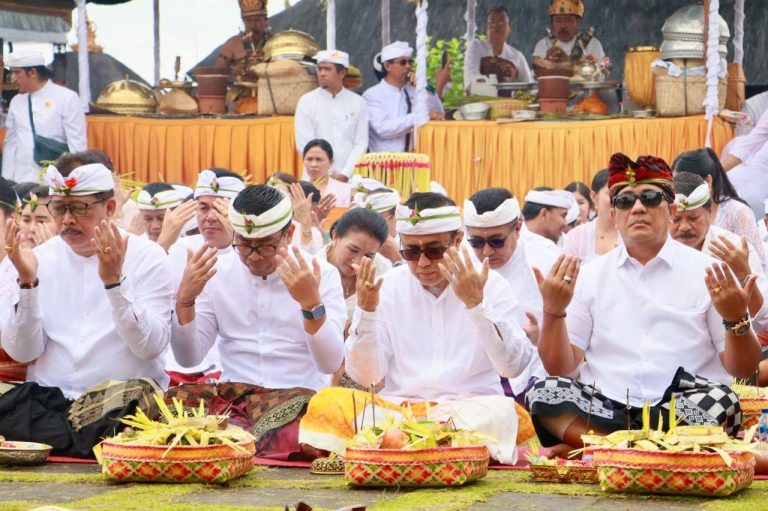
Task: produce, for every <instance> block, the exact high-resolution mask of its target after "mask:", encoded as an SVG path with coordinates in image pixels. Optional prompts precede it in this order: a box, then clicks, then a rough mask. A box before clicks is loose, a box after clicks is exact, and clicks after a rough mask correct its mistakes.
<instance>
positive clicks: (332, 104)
mask: <svg viewBox="0 0 768 511" xmlns="http://www.w3.org/2000/svg"><path fill="white" fill-rule="evenodd" d="M294 131H295V133H294V134H295V137H296V150H297V151H299V153H300V154H301V153H302V152H303V151H304V147H305V146H306V145H307V143H308V142H309V141H310V140H312V139H315V138H321V139H324V140H326V141H327V142H328V143H330V144H331V147H332V148H333V166H332V167H331V169H332V170H333V171H336V172H340V173H342V174H344V175H345V176H347V177H352V173H353V172H354V170H355V163H357V160H358V158H360V156H361V155H362V154H363V153H365V151H366V150H367V149H368V107H367V106H366V104H365V101H364V100H363V98H361V97H360V96H359V95H358V94H355V93H354V92H352V91H350V90H347V89H344V88H342V89H341V92H339V93H338V94H336V96H333V95H332V94H331V93H330V92H328V91H327V90H326V89H323V88H322V87H318V88H317V89H315V90H313V91H311V92H308V93H306V94H304V95H303V96H302V97H301V98H300V99H299V103H298V104H297V105H296V115H295V116H294Z"/></svg>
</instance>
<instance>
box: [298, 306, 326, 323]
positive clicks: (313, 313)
mask: <svg viewBox="0 0 768 511" xmlns="http://www.w3.org/2000/svg"><path fill="white" fill-rule="evenodd" d="M301 315H302V316H304V319H308V320H310V321H317V320H318V319H322V318H323V316H325V305H323V304H322V303H319V304H317V305H315V306H314V307H312V308H311V309H310V310H304V309H301Z"/></svg>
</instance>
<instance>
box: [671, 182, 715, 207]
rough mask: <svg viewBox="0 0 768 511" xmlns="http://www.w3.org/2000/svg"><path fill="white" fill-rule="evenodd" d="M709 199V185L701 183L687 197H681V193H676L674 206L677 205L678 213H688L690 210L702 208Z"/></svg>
mask: <svg viewBox="0 0 768 511" xmlns="http://www.w3.org/2000/svg"><path fill="white" fill-rule="evenodd" d="M709 198H710V195H709V185H708V184H707V183H702V184H700V185H699V186H697V187H696V188H695V189H694V190H693V191H692V192H691V194H690V195H688V196H686V195H683V194H682V193H676V194H675V204H677V209H678V211H689V210H691V209H698V208H700V207H702V206H703V205H704V204H706V203H707V202H709Z"/></svg>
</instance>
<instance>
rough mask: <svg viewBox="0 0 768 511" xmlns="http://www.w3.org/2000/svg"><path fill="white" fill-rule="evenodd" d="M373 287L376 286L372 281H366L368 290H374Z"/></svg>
mask: <svg viewBox="0 0 768 511" xmlns="http://www.w3.org/2000/svg"><path fill="white" fill-rule="evenodd" d="M373 286H374V283H373V282H371V281H370V280H366V281H365V287H367V288H368V289H373Z"/></svg>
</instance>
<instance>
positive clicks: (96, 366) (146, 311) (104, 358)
mask: <svg viewBox="0 0 768 511" xmlns="http://www.w3.org/2000/svg"><path fill="white" fill-rule="evenodd" d="M128 236H129V239H128V250H127V252H126V254H125V261H124V263H123V275H124V277H125V279H124V280H123V282H122V284H121V285H120V286H118V287H115V288H113V289H109V290H106V289H104V283H103V282H102V281H101V279H100V278H99V275H98V268H99V263H98V258H97V257H96V256H91V257H81V256H79V255H77V254H75V253H74V252H73V251H72V249H70V248H69V246H68V245H67V244H66V243H65V242H64V241H63V240H62V239H61V238H60V237H58V236H56V237H54V238H51V239H50V240H49V241H47V242H45V243H44V244H42V245H40V246H38V247H37V248H35V249H34V253H35V255H36V256H37V260H38V270H37V276H38V279H39V281H40V285H39V286H38V287H37V288H34V289H29V290H27V289H22V290H20V293H19V294H20V298H19V301H18V304H17V310H16V312H15V314H13V315H11V316H10V317H9V318H8V320H7V321H6V324H5V326H4V327H3V330H2V346H3V349H4V350H5V351H6V352H7V353H8V354H9V355H10V356H11V357H12V358H14V359H15V360H17V361H19V362H31V361H33V360H34V361H35V362H34V364H32V365H30V366H29V372H28V377H27V378H28V380H29V381H34V382H37V383H39V384H40V385H44V386H49V387H58V388H60V389H61V390H62V392H63V393H64V395H65V396H67V397H69V398H75V397H78V396H79V395H81V394H82V393H83V392H84V391H85V390H86V389H87V388H88V387H90V386H93V385H97V384H99V383H101V382H103V381H106V380H127V379H132V378H139V377H149V378H152V379H154V380H155V381H157V382H158V383H159V384H160V385H161V386H165V385H167V383H168V377H167V376H166V375H165V372H164V371H163V365H164V363H163V362H164V360H163V357H162V354H163V352H164V351H165V348H166V347H167V346H168V342H169V339H170V330H171V329H170V319H171V282H170V276H169V274H168V271H167V269H166V266H165V256H164V252H163V249H162V248H160V246H159V245H157V244H156V243H153V242H151V241H148V240H144V239H142V238H140V237H137V236H133V235H128Z"/></svg>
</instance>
